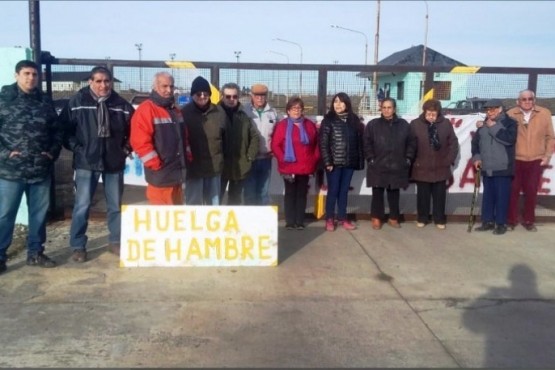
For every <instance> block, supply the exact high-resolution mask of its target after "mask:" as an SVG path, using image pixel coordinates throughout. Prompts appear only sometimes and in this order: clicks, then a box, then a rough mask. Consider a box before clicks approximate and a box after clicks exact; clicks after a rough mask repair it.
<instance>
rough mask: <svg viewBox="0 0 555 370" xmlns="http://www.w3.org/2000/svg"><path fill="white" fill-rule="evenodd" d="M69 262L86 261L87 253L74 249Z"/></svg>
mask: <svg viewBox="0 0 555 370" xmlns="http://www.w3.org/2000/svg"><path fill="white" fill-rule="evenodd" d="M71 260H72V261H73V262H77V263H83V262H85V261H87V251H86V250H84V249H76V250H74V251H73V254H72V255H71Z"/></svg>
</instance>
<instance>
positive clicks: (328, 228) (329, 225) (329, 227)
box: [326, 218, 335, 231]
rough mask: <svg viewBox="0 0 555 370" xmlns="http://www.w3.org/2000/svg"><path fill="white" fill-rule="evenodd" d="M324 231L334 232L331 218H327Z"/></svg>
mask: <svg viewBox="0 0 555 370" xmlns="http://www.w3.org/2000/svg"><path fill="white" fill-rule="evenodd" d="M326 231H335V223H334V222H333V218H328V219H327V220H326Z"/></svg>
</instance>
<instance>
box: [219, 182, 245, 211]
mask: <svg viewBox="0 0 555 370" xmlns="http://www.w3.org/2000/svg"><path fill="white" fill-rule="evenodd" d="M227 184H229V189H228V191H227V205H229V206H236V205H241V204H243V187H244V184H245V180H229V179H225V178H224V177H223V176H222V178H221V188H220V204H222V205H223V199H224V194H225V188H226V187H227Z"/></svg>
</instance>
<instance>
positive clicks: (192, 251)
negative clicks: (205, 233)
mask: <svg viewBox="0 0 555 370" xmlns="http://www.w3.org/2000/svg"><path fill="white" fill-rule="evenodd" d="M192 256H196V257H197V258H198V259H199V260H201V259H202V252H201V251H200V245H199V243H198V240H197V238H192V239H191V243H190V244H189V251H188V252H187V260H190V259H191V257H192Z"/></svg>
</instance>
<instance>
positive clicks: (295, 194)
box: [283, 175, 309, 226]
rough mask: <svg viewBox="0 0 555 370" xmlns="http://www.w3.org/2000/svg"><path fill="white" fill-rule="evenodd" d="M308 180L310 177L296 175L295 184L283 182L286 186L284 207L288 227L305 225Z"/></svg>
mask: <svg viewBox="0 0 555 370" xmlns="http://www.w3.org/2000/svg"><path fill="white" fill-rule="evenodd" d="M308 179H309V176H308V175H295V180H294V181H293V182H289V181H287V180H285V179H284V180H283V184H284V185H285V195H284V197H283V205H284V208H285V224H286V225H291V226H294V225H304V216H305V211H306V198H307V194H308Z"/></svg>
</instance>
